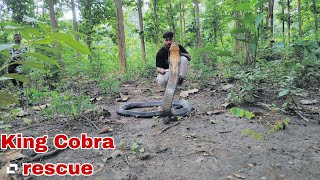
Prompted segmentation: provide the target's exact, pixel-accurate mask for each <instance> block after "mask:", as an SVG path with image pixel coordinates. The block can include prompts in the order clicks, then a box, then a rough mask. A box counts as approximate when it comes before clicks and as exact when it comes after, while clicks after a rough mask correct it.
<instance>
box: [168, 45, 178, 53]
mask: <svg viewBox="0 0 320 180" xmlns="http://www.w3.org/2000/svg"><path fill="white" fill-rule="evenodd" d="M169 51H170V53H173V52H178V53H179V52H180V49H179V46H178V44H177V43H172V44H171V47H170V49H169Z"/></svg>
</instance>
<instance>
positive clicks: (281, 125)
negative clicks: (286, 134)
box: [269, 117, 290, 134]
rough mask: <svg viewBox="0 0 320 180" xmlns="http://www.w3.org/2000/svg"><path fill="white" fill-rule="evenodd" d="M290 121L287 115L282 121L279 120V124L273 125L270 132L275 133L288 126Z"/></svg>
mask: <svg viewBox="0 0 320 180" xmlns="http://www.w3.org/2000/svg"><path fill="white" fill-rule="evenodd" d="M289 123H290V119H289V118H288V117H286V118H285V119H284V120H282V121H280V122H277V124H276V125H274V126H273V127H272V129H271V130H270V131H269V133H270V134H271V133H274V132H276V131H279V130H282V129H284V128H285V127H286V126H288V125H289Z"/></svg>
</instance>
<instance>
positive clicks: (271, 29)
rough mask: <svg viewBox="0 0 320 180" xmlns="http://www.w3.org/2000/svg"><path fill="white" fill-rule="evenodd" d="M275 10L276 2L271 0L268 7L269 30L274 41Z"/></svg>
mask: <svg viewBox="0 0 320 180" xmlns="http://www.w3.org/2000/svg"><path fill="white" fill-rule="evenodd" d="M273 8H274V0H269V5H268V20H269V24H270V26H269V29H270V34H271V37H272V39H274V38H273Z"/></svg>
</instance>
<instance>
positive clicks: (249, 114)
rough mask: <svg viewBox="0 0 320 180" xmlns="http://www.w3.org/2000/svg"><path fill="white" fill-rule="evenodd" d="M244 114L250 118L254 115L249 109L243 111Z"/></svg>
mask: <svg viewBox="0 0 320 180" xmlns="http://www.w3.org/2000/svg"><path fill="white" fill-rule="evenodd" d="M245 116H246V118H248V119H251V118H254V117H255V115H254V114H253V113H251V112H249V111H245Z"/></svg>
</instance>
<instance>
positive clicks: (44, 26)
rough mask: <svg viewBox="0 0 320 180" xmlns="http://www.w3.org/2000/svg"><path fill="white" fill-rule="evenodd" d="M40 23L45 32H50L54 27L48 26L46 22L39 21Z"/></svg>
mask: <svg viewBox="0 0 320 180" xmlns="http://www.w3.org/2000/svg"><path fill="white" fill-rule="evenodd" d="M38 25H39V26H40V28H41V29H42V30H43V31H44V32H49V31H50V30H51V29H52V28H51V27H50V26H48V25H47V24H46V23H38Z"/></svg>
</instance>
